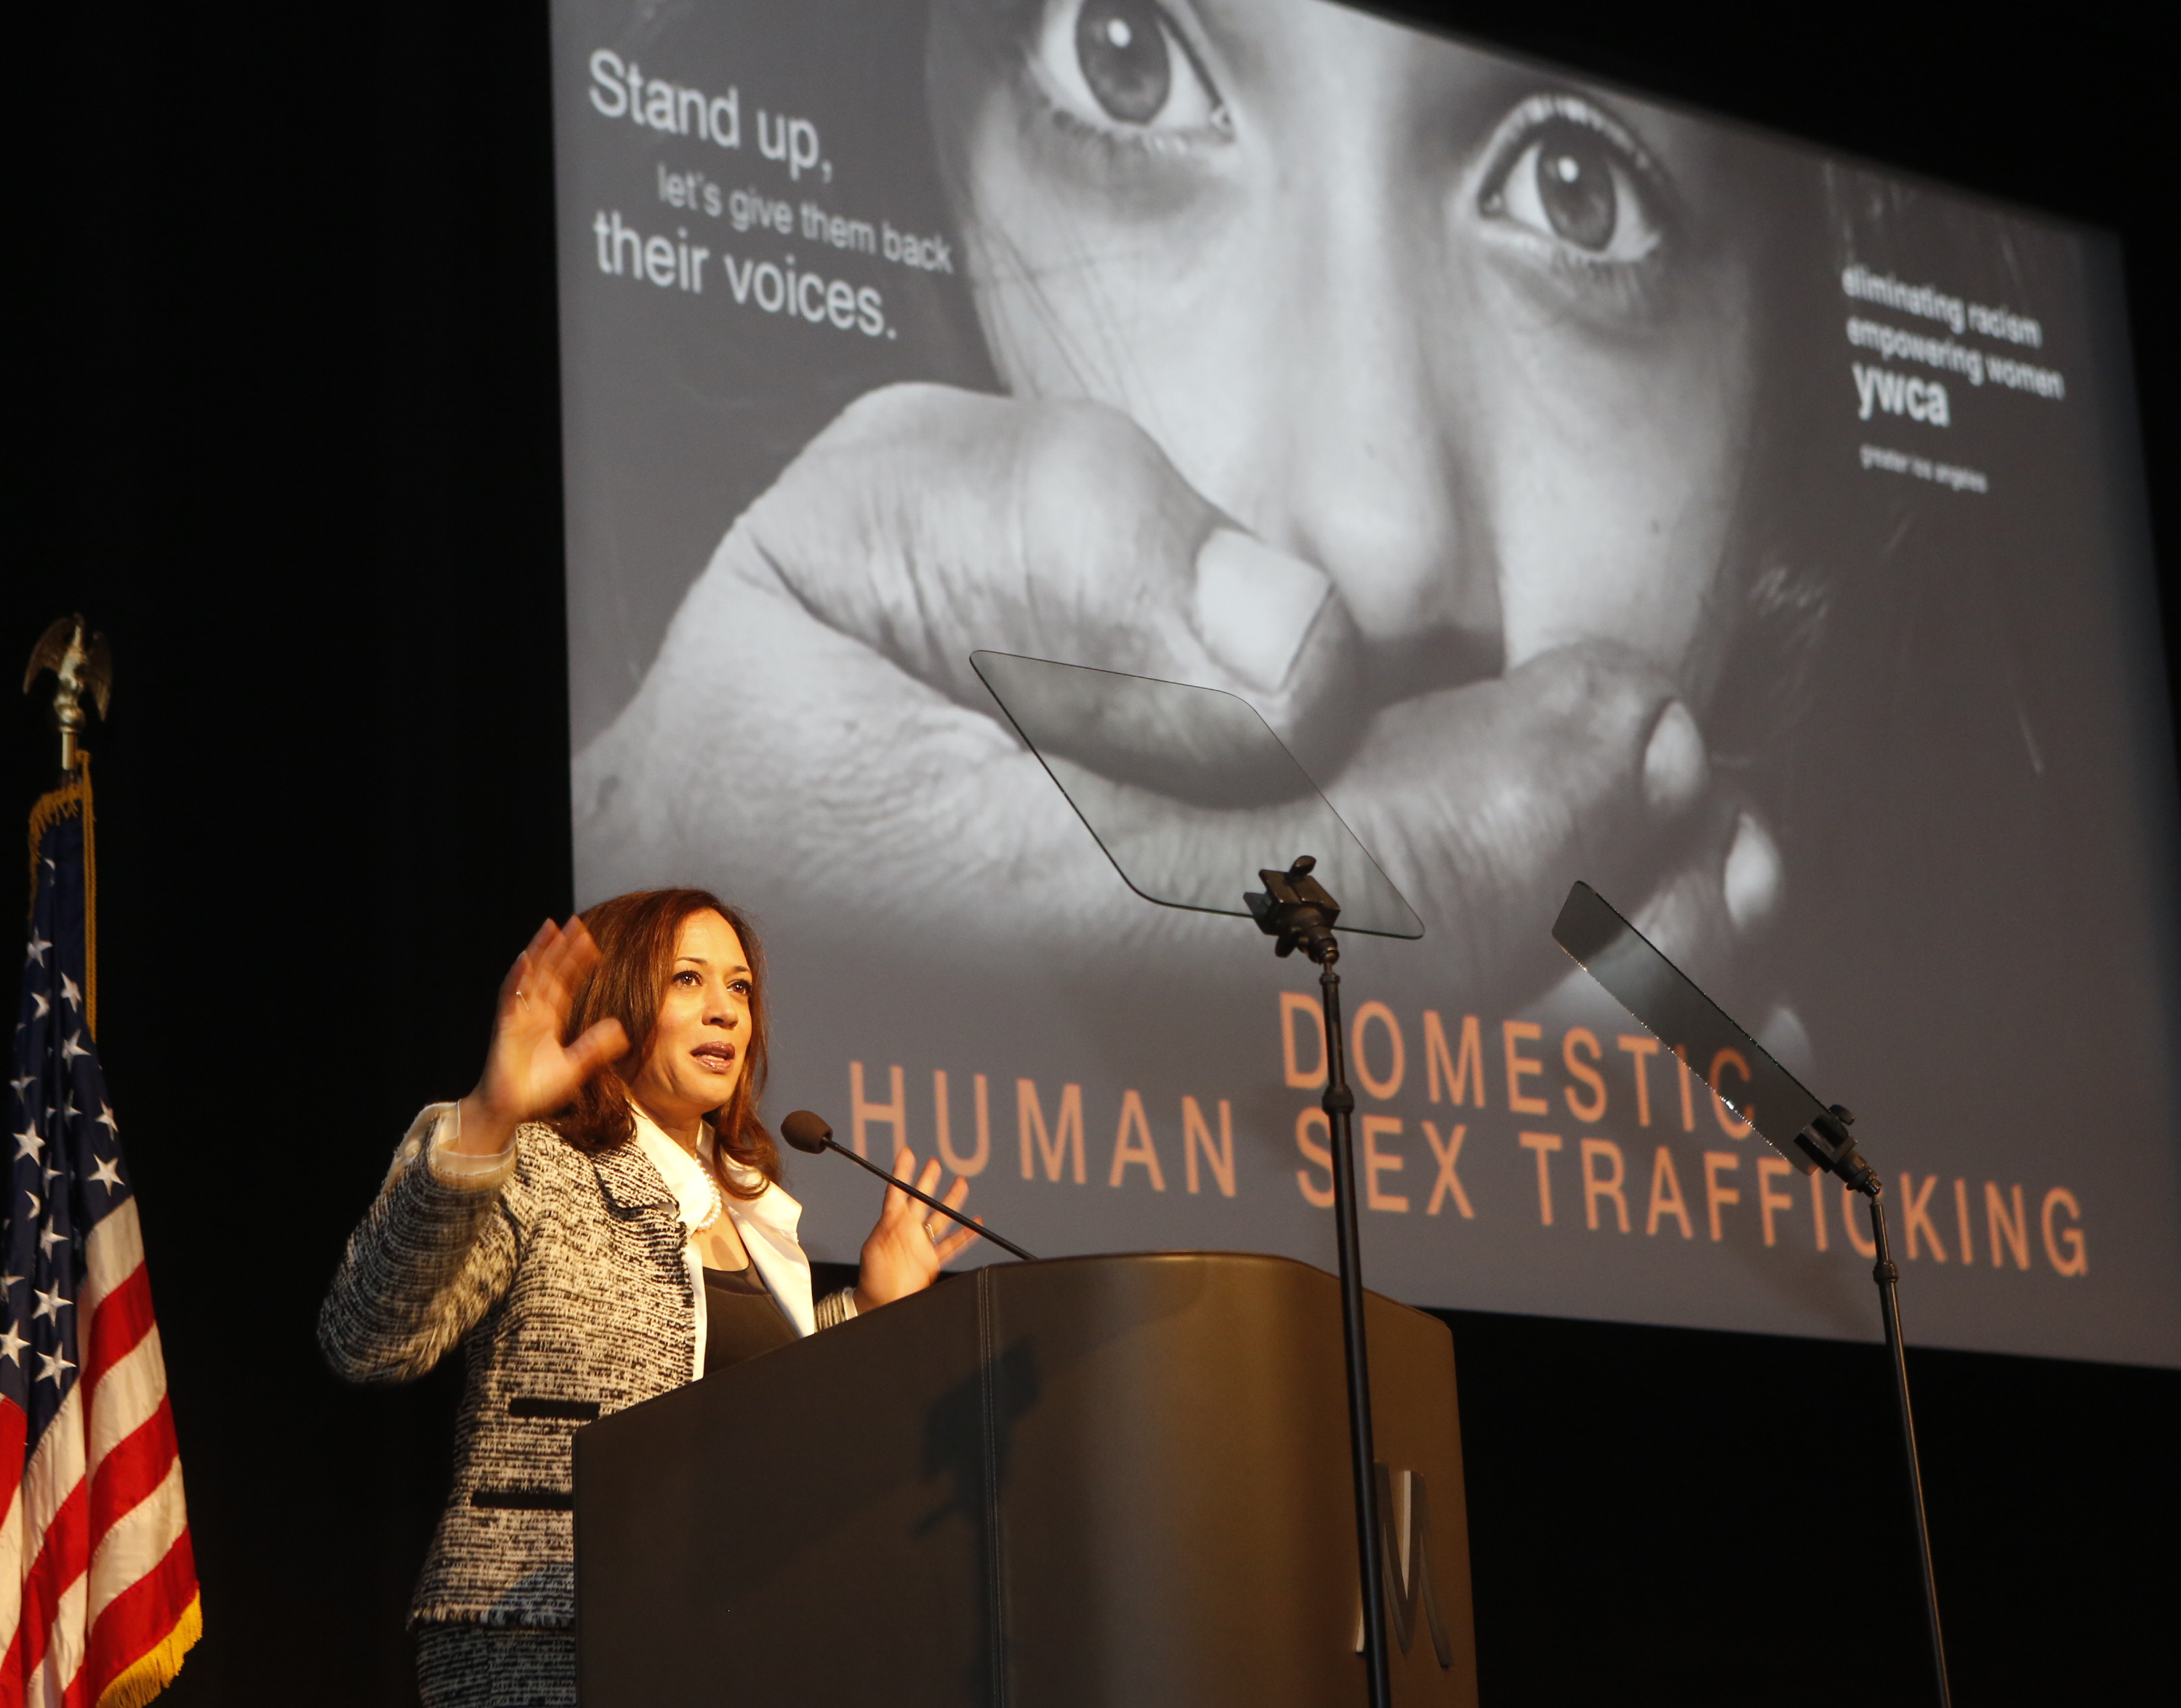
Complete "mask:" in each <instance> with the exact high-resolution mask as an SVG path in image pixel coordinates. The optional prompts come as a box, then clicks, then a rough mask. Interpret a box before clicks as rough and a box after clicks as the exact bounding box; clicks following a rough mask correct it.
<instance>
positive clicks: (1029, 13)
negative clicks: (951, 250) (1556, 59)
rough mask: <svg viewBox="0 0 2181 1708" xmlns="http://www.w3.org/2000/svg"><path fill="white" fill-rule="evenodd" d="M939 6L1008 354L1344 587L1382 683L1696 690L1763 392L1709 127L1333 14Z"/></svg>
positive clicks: (976, 225) (1003, 367)
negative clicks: (1552, 674) (1573, 677)
mask: <svg viewBox="0 0 2181 1708" xmlns="http://www.w3.org/2000/svg"><path fill="white" fill-rule="evenodd" d="M1014 10H1015V12H1019V16H1016V15H1014V14H1013V13H1012V12H1011V13H1010V14H1009V21H1008V23H1007V24H1006V25H1004V26H1001V25H996V24H995V22H994V8H991V5H990V0H941V6H940V8H939V9H938V12H937V14H936V18H935V23H934V28H933V36H932V44H931V68H930V69H931V81H932V91H933V107H934V110H935V113H936V114H937V116H938V123H939V128H940V129H941V136H942V140H941V149H942V152H943V153H944V155H945V157H946V164H947V168H948V174H949V178H950V182H951V183H952V185H954V187H955V193H956V195H957V196H958V201H959V204H960V205H959V206H958V209H957V212H958V218H959V220H960V223H961V225H962V228H963V232H964V241H965V246H966V248H967V251H968V252H969V261H970V267H971V276H972V279H973V282H974V284H975V289H976V291H977V299H978V303H979V307H980V314H981V316H982V317H983V320H984V323H985V327H986V333H987V336H988V338H989V340H990V342H991V347H992V350H993V352H994V355H995V359H996V361H997V363H998V365H999V367H1000V371H1001V372H1002V376H1003V377H1004V378H1005V380H1006V381H1007V383H1008V385H1009V386H1010V387H1011V388H1013V389H1014V390H1015V391H1017V392H1018V393H1021V394H1035V395H1040V396H1054V397H1087V398H1091V399H1098V400H1100V401H1102V402H1105V403H1108V404H1111V405H1114V406H1115V407H1117V408H1118V409H1121V410H1124V411H1125V412H1126V413H1128V414H1129V416H1132V417H1134V418H1135V420H1136V421H1138V422H1139V423H1140V425H1141V426H1142V427H1144V428H1145V429H1146V431H1148V432H1149V433H1151V435H1152V436H1153V438H1156V439H1157V441H1158V443H1159V444H1161V446H1162V448H1163V449H1164V450H1165V451H1166V453H1167V455H1168V456H1169V457H1170V458H1171V459H1172V460H1173V463H1174V464H1175V466H1177V467H1178V468H1179V471H1181V473H1182V474H1183V475H1184V477H1187V478H1188V479H1189V480H1190V482H1192V483H1193V484H1194V485H1195V487H1196V488H1198V489H1199V490H1200V491H1201V492H1202V493H1204V494H1205V495H1206V497H1208V498H1209V499H1212V502H1213V503H1215V504H1217V505H1219V506H1220V507H1221V508H1222V509H1223V510H1226V511H1227V512H1228V513H1229V514H1230V515H1233V516H1234V517H1235V518H1236V519H1237V520H1238V521H1240V522H1241V523H1242V524H1243V525H1244V526H1245V527H1247V528H1249V529H1251V531H1253V532H1256V534H1258V535H1260V536H1261V537H1263V538H1264V539H1266V540H1267V541H1268V542H1269V543H1272V544H1273V545H1275V546H1278V547H1279V548H1283V549H1284V550H1286V551H1288V552H1290V553H1293V554H1296V555H1299V556H1301V557H1303V558H1306V559H1310V560H1311V561H1312V562H1315V563H1317V565H1320V566H1322V568H1323V569H1325V570H1327V571H1328V573H1329V574H1330V575H1331V576H1333V580H1334V582H1335V584H1336V585H1337V586H1338V587H1339V590H1340V592H1341V594H1342V596H1343V597H1344V599H1345V600H1346V602H1347V603H1348V605H1349V607H1350V610H1351V612H1352V614H1354V616H1355V618H1356V621H1357V623H1358V624H1359V625H1360V626H1361V629H1362V631H1363V632H1364V634H1365V636H1366V637H1367V641H1368V642H1370V643H1371V645H1372V649H1373V654H1374V659H1375V667H1376V679H1377V680H1378V682H1379V683H1381V684H1382V685H1383V691H1385V692H1386V693H1387V694H1388V696H1389V697H1391V695H1393V694H1394V693H1400V692H1406V691H1416V690H1417V689H1419V688H1422V687H1426V686H1435V685H1437V684H1438V683H1440V682H1443V681H1449V680H1463V679H1465V678H1466V677H1469V676H1472V675H1478V674H1482V673H1487V672H1489V671H1494V670H1497V669H1502V668H1508V667H1511V666H1513V665H1515V664H1521V663H1523V662H1524V661H1526V660H1527V659H1528V658H1532V657H1534V656H1535V655H1536V654H1538V653H1540V652H1542V651H1544V650H1545V649H1547V648H1549V647H1554V646H1558V645H1561V644H1564V643H1566V642H1573V641H1579V640H1584V639H1591V638H1611V639H1615V640H1619V641H1622V642H1627V643H1630V644H1632V645H1634V646H1636V647H1640V648H1641V649H1642V650H1643V651H1644V652H1645V653H1648V654H1649V655H1650V656H1651V657H1652V658H1654V660H1655V661H1657V662H1658V663H1659V664H1662V665H1664V666H1665V668H1667V669H1670V670H1672V671H1675V672H1676V673H1678V674H1679V675H1681V677H1682V678H1683V679H1684V680H1685V681H1689V682H1691V684H1692V687H1693V686H1696V682H1697V679H1700V678H1701V677H1703V675H1706V674H1707V669H1706V666H1707V664H1708V663H1709V659H1708V657H1707V655H1706V653H1705V650H1704V646H1703V642H1704V641H1705V639H1706V626H1707V625H1706V624H1705V621H1704V618H1705V608H1706V605H1707V603H1709V600H1710V598H1711V594H1712V591H1713V588H1714V583H1715V581H1717V579H1718V577H1719V574H1720V561H1721V557H1722V554H1723V552H1724V550H1725V542H1726V536H1727V530H1728V526H1729V520H1730V515H1731V510H1732V509H1733V500H1734V497H1735V491H1736V486H1737V476H1738V472H1739V467H1740V458H1739V455H1738V449H1739V447H1740V445H1741V443H1742V439H1743V437H1744V433H1745V426H1746V418H1747V411H1748V393H1749V389H1750V385H1751V372H1750V370H1751V352H1750V344H1751V333H1750V330H1749V327H1750V321H1751V307H1750V303H1749V286H1748V274H1747V270H1746V267H1745V264H1744V260H1743V257H1742V255H1741V254H1740V253H1739V252H1738V251H1737V248H1736V246H1735V245H1734V243H1733V242H1732V241H1731V234H1730V233H1729V232H1728V231H1727V230H1726V229H1724V228H1725V226H1726V224H1727V223H1728V221H1727V218H1726V217H1725V215H1724V214H1723V213H1722V212H1721V206H1722V202H1723V201H1726V200H1730V199H1731V198H1725V197H1722V196H1720V194H1719V191H1720V187H1721V185H1720V173H1721V168H1720V167H1719V165H1718V164H1717V163H1714V160H1713V159H1712V158H1711V157H1710V154H1709V150H1708V147H1707V145H1706V143H1705V141H1704V140H1703V135H1702V134H1701V130H1700V128H1699V127H1698V126H1697V125H1696V124H1692V123H1689V122H1687V121H1684V120H1681V119H1680V118H1676V117H1674V116H1672V115H1670V114H1666V113H1660V112H1659V111H1657V110H1655V109H1653V108H1650V107H1641V106H1637V105H1636V104H1634V103H1631V102H1621V101H1617V100H1609V99H1607V98H1605V97H1603V96H1595V95H1592V94H1588V93H1584V92H1578V91H1576V89H1575V88H1574V87H1573V86H1572V85H1568V84H1566V83H1565V82H1563V81H1561V80H1558V79H1556V78H1554V77H1553V76H1551V75H1549V74H1544V73H1532V72H1529V71H1527V70H1523V69H1520V68H1516V67H1510V66H1508V65H1505V64H1503V63H1494V62H1492V61H1488V60H1486V59H1484V58H1480V57H1479V56H1477V55H1476V54H1473V53H1471V52H1467V51H1466V50H1464V49H1462V48H1460V47H1454V46H1452V45H1450V44H1446V43H1442V42H1437V41H1431V40H1428V39H1427V38H1424V37H1422V36H1417V35H1415V34H1413V33H1411V32H1409V31H1405V30H1399V29H1396V28H1394V27H1393V26H1391V25H1387V24H1384V23H1382V22H1379V21H1377V20H1375V19H1370V18H1367V17H1364V16H1361V15H1360V14H1356V13H1352V12H1349V11H1345V10H1343V9H1341V8H1339V7H1336V6H1333V5H1330V4H1326V3H1322V0H1168V3H1167V4H1165V5H1163V6H1161V5H1157V4H1154V3H1152V0H1030V3H1028V4H1026V5H1024V6H1023V7H1020V8H1014Z"/></svg>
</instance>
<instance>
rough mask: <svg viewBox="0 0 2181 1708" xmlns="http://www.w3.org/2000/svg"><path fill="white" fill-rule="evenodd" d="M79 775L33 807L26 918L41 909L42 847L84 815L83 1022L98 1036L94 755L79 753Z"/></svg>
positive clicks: (40, 797)
mask: <svg viewBox="0 0 2181 1708" xmlns="http://www.w3.org/2000/svg"><path fill="white" fill-rule="evenodd" d="M75 763H76V774H75V776H74V777H73V778H71V779H70V780H69V781H68V782H65V783H63V784H62V785H61V786H60V787H59V788H58V789H56V790H54V791H52V793H51V794H48V795H41V796H38V802H37V805H36V806H35V807H31V808H30V901H29V904H28V906H27V908H26V911H25V917H28V916H29V914H30V913H31V912H36V909H37V906H38V844H39V843H40V842H41V841H43V840H45V835H46V832H47V831H48V830H50V829H52V828H53V826H54V825H56V824H59V823H60V821H61V820H62V819H63V818H67V817H68V816H69V813H81V814H82V815H83V1023H84V1028H85V1030H86V1031H87V1032H89V1033H91V1036H92V1037H93V1038H94V1039H95V1038H97V1036H98V860H97V856H96V854H95V853H94V852H93V851H92V846H91V755H90V754H88V753H86V752H84V751H83V750H82V749H81V748H80V747H79V748H78V749H77V750H76V756H75Z"/></svg>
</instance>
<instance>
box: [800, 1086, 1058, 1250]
mask: <svg viewBox="0 0 2181 1708" xmlns="http://www.w3.org/2000/svg"><path fill="white" fill-rule="evenodd" d="M806 1112H807V1111H804V1110H797V1111H796V1114H797V1115H802V1114H804V1113H806ZM809 1128H815V1129H816V1131H815V1132H813V1131H810V1130H809ZM780 1131H781V1137H782V1138H785V1139H787V1142H788V1143H790V1144H792V1145H793V1146H794V1147H795V1148H796V1149H798V1150H802V1151H808V1152H809V1153H810V1154H811V1155H813V1156H819V1155H822V1154H825V1152H826V1151H829V1150H835V1151H838V1152H839V1153H840V1154H842V1156H845V1157H847V1158H848V1160H849V1161H850V1162H853V1164H855V1165H856V1166H857V1167H858V1168H860V1169H867V1170H869V1171H870V1172H871V1173H873V1174H875V1175H876V1176H878V1177H879V1178H880V1179H881V1180H882V1181H884V1182H886V1184H887V1185H888V1186H897V1187H900V1188H901V1189H902V1190H903V1192H905V1193H908V1195H909V1196H910V1197H911V1198H914V1199H915V1200H916V1201H917V1202H918V1203H919V1204H929V1205H930V1207H931V1208H932V1209H936V1210H937V1211H938V1212H939V1213H940V1215H945V1216H952V1218H953V1219H954V1220H956V1221H958V1222H960V1223H961V1224H962V1226H964V1227H966V1228H968V1229H969V1231H970V1232H972V1233H974V1234H980V1235H982V1236H983V1237H985V1238H986V1239H988V1240H990V1241H991V1242H992V1243H993V1244H994V1245H996V1246H997V1247H999V1248H1000V1249H1001V1250H1002V1251H1006V1252H1012V1253H1013V1254H1014V1255H1015V1256H1017V1257H1019V1258H1020V1259H1022V1260H1023V1261H1024V1263H1035V1262H1036V1261H1037V1259H1036V1258H1035V1256H1033V1255H1032V1254H1031V1253H1029V1252H1026V1251H1024V1249H1023V1248H1021V1247H1020V1246H1019V1245H1017V1244H1016V1243H1015V1242H1013V1240H1011V1239H1008V1238H1007V1237H1004V1236H1002V1235H1000V1234H997V1233H994V1232H993V1231H991V1229H990V1228H988V1227H986V1226H985V1225H984V1224H983V1223H982V1222H980V1221H978V1220H975V1218H974V1217H971V1216H966V1215H963V1214H962V1212H961V1211H960V1210H958V1209H955V1208H954V1207H953V1206H952V1204H941V1203H940V1201H939V1200H938V1199H937V1198H934V1197H932V1196H931V1194H930V1193H924V1192H919V1191H918V1190H917V1189H916V1188H915V1187H913V1186H911V1185H910V1184H909V1183H908V1182H907V1181H905V1180H903V1179H902V1178H901V1177H900V1176H897V1175H894V1174H889V1173H888V1172H887V1171H886V1170H885V1169H882V1168H881V1167H880V1166H879V1165H877V1164H876V1163H875V1162H873V1161H871V1160H870V1159H869V1158H868V1157H861V1156H858V1155H857V1154H855V1152H853V1150H850V1149H848V1147H847V1146H846V1145H844V1144H842V1143H841V1142H840V1140H838V1139H837V1138H834V1137H833V1129H832V1128H831V1127H828V1126H826V1125H825V1122H824V1121H822V1120H820V1118H819V1117H818V1116H810V1118H809V1127H808V1128H806V1127H804V1126H803V1124H802V1123H801V1122H799V1121H797V1119H796V1116H795V1115H791V1116H788V1117H787V1120H786V1121H782V1122H781V1126H780Z"/></svg>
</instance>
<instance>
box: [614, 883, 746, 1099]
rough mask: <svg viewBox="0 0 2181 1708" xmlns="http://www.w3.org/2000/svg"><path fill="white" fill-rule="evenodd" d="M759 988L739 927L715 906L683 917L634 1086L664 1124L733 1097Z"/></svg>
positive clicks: (740, 1075)
mask: <svg viewBox="0 0 2181 1708" xmlns="http://www.w3.org/2000/svg"><path fill="white" fill-rule="evenodd" d="M755 991H756V985H755V983H754V978H753V976H752V974H751V972H750V969H749V965H748V956H746V955H744V954H743V944H742V939H741V938H739V937H738V936H737V935H736V934H735V928H734V927H733V926H732V925H730V924H728V923H727V922H726V920H725V919H722V918H721V917H720V916H719V915H718V914H716V913H714V912H710V910H709V909H708V910H706V911H705V912H702V913H693V914H691V915H690V916H689V917H687V919H684V920H683V921H682V928H681V933H680V935H679V936H678V937H677V938H676V941H675V945H674V965H673V967H672V968H671V970H670V971H669V972H668V973H667V976H666V989H665V991H664V992H663V993H662V994H661V995H660V999H659V1020H658V1023H657V1025H656V1026H655V1027H654V1029H653V1032H652V1034H651V1044H650V1048H649V1050H647V1051H646V1052H645V1055H644V1059H643V1067H642V1068H641V1069H639V1070H638V1074H637V1077H636V1082H635V1084H634V1085H633V1087H632V1089H633V1090H634V1091H635V1093H636V1095H637V1100H638V1102H639V1103H641V1104H643V1106H644V1108H645V1110H647V1111H649V1113H650V1115H651V1116H652V1118H653V1119H654V1120H655V1121H659V1122H660V1125H661V1126H662V1127H668V1128H669V1130H670V1131H671V1130H672V1128H673V1127H675V1126H676V1125H678V1124H683V1123H687V1122H688V1121H693V1120H696V1119H697V1118H698V1117H699V1116H705V1115H709V1114H710V1113H711V1112H712V1111H713V1110H715V1109H718V1108H720V1107H721V1106H722V1105H725V1104H726V1101H727V1100H728V1099H730V1098H732V1096H733V1095H734V1092H735V1087H736V1086H737V1084H739V1083H741V1081H742V1076H743V1062H744V1055H745V1052H746V1051H747V1050H748V1047H749V1037H750V1004H751V1001H752V1000H753V999H754V994H755Z"/></svg>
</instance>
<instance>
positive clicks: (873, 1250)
mask: <svg viewBox="0 0 2181 1708" xmlns="http://www.w3.org/2000/svg"><path fill="white" fill-rule="evenodd" d="M915 1166H916V1158H915V1156H914V1154H912V1153H911V1152H910V1151H908V1149H905V1148H904V1149H903V1150H901V1151H900V1152H898V1153H897V1154H896V1155H895V1157H894V1160H893V1171H894V1173H895V1174H896V1175H897V1176H899V1177H900V1178H901V1179H903V1180H908V1179H909V1178H911V1176H910V1174H909V1171H910V1170H911V1169H913V1168H914V1167H915ZM940 1175H941V1169H940V1166H939V1161H938V1159H937V1158H936V1157H935V1158H934V1159H933V1160H931V1161H930V1162H927V1163H926V1164H925V1165H924V1176H923V1178H921V1179H920V1180H918V1181H917V1182H916V1189H917V1190H918V1191H919V1192H920V1193H925V1194H926V1195H927V1196H928V1195H929V1194H930V1193H931V1191H932V1190H933V1188H934V1187H936V1186H937V1185H938V1184H939V1177H940ZM968 1196H969V1181H968V1180H967V1179H965V1178H964V1176H960V1175H957V1176H955V1177H954V1184H953V1186H952V1187H951V1188H950V1189H949V1190H948V1192H947V1197H946V1198H945V1199H944V1202H945V1203H946V1204H948V1205H950V1206H951V1207H952V1208H953V1209H960V1208H961V1207H962V1200H963V1199H964V1198H967V1197H968ZM934 1223H936V1224H937V1225H938V1226H941V1227H947V1228H951V1229H952V1232H950V1233H948V1234H947V1236H946V1237H944V1238H941V1239H934V1238H933V1237H932V1231H933V1224H934ZM976 1237H977V1236H976V1234H975V1232H974V1231H971V1230H970V1229H969V1228H966V1227H964V1226H961V1224H960V1223H958V1222H953V1221H949V1220H947V1218H945V1217H943V1216H941V1215H940V1214H939V1212H938V1211H937V1210H936V1209H932V1208H931V1207H930V1205H928V1204H919V1203H918V1202H917V1201H916V1200H915V1199H914V1198H911V1197H910V1196H909V1195H908V1193H905V1192H903V1190H902V1189H901V1188H900V1187H897V1186H890V1187H887V1188H886V1202H885V1204H882V1205H881V1206H880V1209H879V1219H878V1225H877V1226H875V1227H874V1228H872V1230H871V1232H870V1238H868V1239H866V1240H865V1241H864V1249H863V1253H862V1262H863V1267H862V1270H861V1271H860V1272H859V1275H858V1276H857V1281H856V1309H858V1310H861V1311H869V1310H876V1309H878V1308H879V1307H880V1306H881V1305H884V1304H892V1303H893V1302H894V1301H895V1300H896V1299H897V1298H905V1297H906V1296H907V1295H908V1294H910V1293H913V1292H922V1291H923V1290H924V1289H925V1288H926V1287H930V1285H931V1284H932V1282H934V1281H936V1280H938V1279H939V1271H940V1270H941V1269H943V1268H945V1267H946V1265H947V1262H948V1261H949V1260H950V1259H952V1257H953V1256H954V1255H955V1253H958V1252H959V1251H961V1250H962V1249H964V1248H965V1247H966V1246H968V1244H969V1242H970V1241H971V1240H973V1239H975V1238H976Z"/></svg>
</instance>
